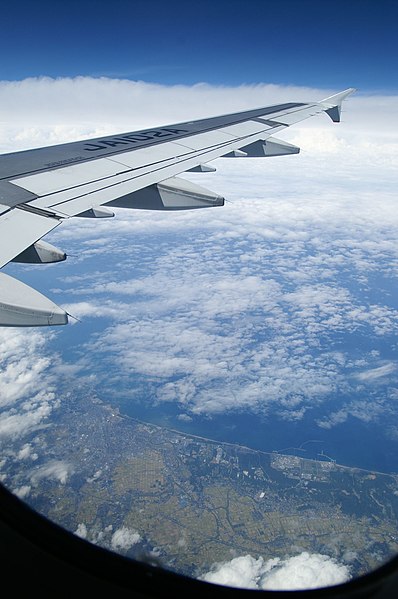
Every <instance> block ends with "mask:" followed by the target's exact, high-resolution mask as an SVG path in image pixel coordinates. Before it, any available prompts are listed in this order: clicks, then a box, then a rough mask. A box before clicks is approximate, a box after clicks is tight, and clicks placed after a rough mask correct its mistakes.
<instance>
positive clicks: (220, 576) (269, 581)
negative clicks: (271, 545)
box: [202, 552, 350, 590]
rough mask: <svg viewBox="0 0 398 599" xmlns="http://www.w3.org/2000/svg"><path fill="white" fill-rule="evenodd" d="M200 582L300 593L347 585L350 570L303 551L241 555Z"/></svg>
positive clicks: (217, 567)
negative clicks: (268, 556) (274, 555)
mask: <svg viewBox="0 0 398 599" xmlns="http://www.w3.org/2000/svg"><path fill="white" fill-rule="evenodd" d="M202 579H203V580H205V581H207V582H212V583H215V584H220V585H224V586H231V587H239V588H247V589H263V590H303V589H315V588H323V587H329V586H334V585H337V584H342V583H343V582H347V581H348V580H349V579H350V570H349V567H348V566H346V565H345V564H341V563H339V562H337V561H336V560H335V559H333V558H331V557H329V556H327V555H322V554H319V553H307V552H303V553H301V554H300V555H296V556H293V557H288V558H285V559H280V558H273V559H269V560H264V559H263V558H262V557H261V556H260V557H259V558H257V559H255V558H253V557H252V556H251V555H245V556H241V557H236V558H234V559H232V560H231V561H230V562H225V563H222V564H217V565H216V566H214V567H213V569H212V570H211V571H210V572H208V573H206V574H205V575H204V576H202Z"/></svg>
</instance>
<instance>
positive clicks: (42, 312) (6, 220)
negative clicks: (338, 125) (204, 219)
mask: <svg viewBox="0 0 398 599" xmlns="http://www.w3.org/2000/svg"><path fill="white" fill-rule="evenodd" d="M354 91H355V90H354V89H353V88H350V89H348V90H345V91H343V92H341V93H339V94H336V95H334V96H330V97H329V98H325V99H324V100H321V101H320V102H313V103H297V102H290V103H284V104H277V105H274V106H266V107H264V108H258V109H255V110H248V111H244V112H238V113H233V114H228V115H223V116H219V117H212V118H208V119H201V120H197V121H192V122H186V123H178V124H176V125H168V126H165V127H156V128H153V129H148V130H143V131H135V132H129V133H122V134H117V135H113V136H107V137H102V138H95V139H91V140H86V141H78V142H73V143H67V144H59V145H56V146H52V147H45V148H39V149H35V150H27V151H23V152H16V153H12V154H5V155H3V156H0V268H2V267H3V266H5V265H6V264H7V263H9V262H10V261H16V262H34V263H48V262H56V261H60V260H63V259H65V257H66V256H65V254H64V253H63V252H61V251H60V250H57V249H56V248H53V247H52V246H49V244H46V243H45V242H43V241H40V240H41V238H42V237H43V236H44V235H46V234H47V233H49V232H50V231H51V230H52V229H54V228H55V227H56V226H58V225H59V224H60V223H62V221H63V220H65V219H67V218H70V217H76V216H77V217H86V218H87V217H89V218H98V217H108V216H114V213H113V212H112V211H111V210H110V209H109V207H108V206H111V207H113V206H115V207H123V208H130V209H147V210H188V209H194V208H204V207H211V206H221V205H223V204H224V198H222V197H221V196H219V195H218V194H215V193H213V192H211V191H209V190H207V189H205V188H203V187H200V186H198V185H196V184H194V183H191V182H190V181H187V180H186V179H180V178H178V177H177V176H176V175H178V174H180V173H183V172H197V171H210V170H215V169H213V168H212V167H210V166H208V165H207V163H209V162H211V161H212V160H214V159H216V158H219V157H233V158H235V157H254V156H256V157H260V156H261V157H267V156H281V155H287V154H294V153H298V152H299V148H297V147H296V146H293V145H291V144H288V143H287V142H284V141H282V140H278V139H276V138H275V137H274V135H275V134H276V133H278V132H280V131H283V130H284V129H286V128H287V127H289V126H291V125H293V124H295V123H297V122H299V121H302V120H304V119H307V118H309V117H311V116H314V115H316V114H319V113H322V112H326V113H327V114H328V116H329V117H330V118H331V119H332V121H334V122H339V121H340V116H341V105H342V102H343V100H344V99H345V98H346V97H347V96H348V95H350V94H351V93H353V92H354ZM67 322H68V315H67V313H66V312H65V311H64V310H62V308H59V307H57V306H56V305H55V304H53V303H52V302H51V300H49V299H48V298H46V297H45V296H43V295H41V294H39V293H38V292H37V291H35V290H33V289H31V288H29V287H27V286H26V285H24V284H23V283H20V282H19V281H16V280H15V279H12V278H11V277H9V276H8V275H5V274H3V273H0V326H40V325H52V324H66V323H67Z"/></svg>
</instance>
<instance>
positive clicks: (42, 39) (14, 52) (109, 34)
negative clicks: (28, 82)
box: [0, 0, 398, 91]
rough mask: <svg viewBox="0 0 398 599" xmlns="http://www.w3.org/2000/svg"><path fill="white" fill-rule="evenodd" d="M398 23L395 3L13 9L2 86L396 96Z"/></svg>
mask: <svg viewBox="0 0 398 599" xmlns="http://www.w3.org/2000/svg"><path fill="white" fill-rule="evenodd" d="M397 17H398V3H397V2H395V1H394V0H378V1H377V2H375V1H374V0H334V2H331V3H325V2H317V1H313V0H284V2H269V1H268V0H262V1H261V0H245V1H242V0H227V1H226V0H200V1H196V2H195V1H192V2H187V1H186V0H184V1H181V0H171V1H169V2H163V1H160V0H134V1H131V0H130V1H128V0H113V1H112V2H97V1H95V0H69V1H68V2H65V1H62V2H61V1H59V0H52V1H51V2H50V1H48V0H38V2H32V1H27V0H25V1H8V2H3V3H2V32H1V37H0V48H1V55H2V57H3V60H2V61H1V65H0V80H20V79H24V78H26V77H37V76H43V75H45V76H50V77H75V76H78V75H86V76H87V75H89V76H94V77H99V76H106V77H116V78H127V79H132V80H143V81H153V82H157V83H162V84H166V85H168V84H178V83H184V84H188V85H190V84H194V83H198V82H207V83H211V84H216V85H220V84H221V85H237V84H242V83H257V82H267V83H278V84H288V85H302V86H318V87H328V88H336V89H340V88H341V89H343V88H344V87H348V86H354V87H358V88H360V89H361V90H363V91H374V90H377V91H380V90H383V91H388V90H390V91H394V90H395V89H396V87H397V85H396V80H395V60H396V57H397V54H398V52H397V51H398V38H397V35H396V23H397Z"/></svg>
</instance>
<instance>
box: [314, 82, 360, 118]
mask: <svg viewBox="0 0 398 599" xmlns="http://www.w3.org/2000/svg"><path fill="white" fill-rule="evenodd" d="M355 91H357V90H356V89H355V87H350V88H348V89H346V90H345V91H343V92H340V93H339V94H335V95H334V96H329V98H325V99H324V100H321V101H320V102H319V104H321V105H322V106H324V110H325V112H326V114H328V115H329V116H330V118H331V119H332V121H333V122H334V123H339V122H340V117H341V105H342V103H343V100H345V99H346V97H347V96H349V95H350V94H352V93H354V92H355Z"/></svg>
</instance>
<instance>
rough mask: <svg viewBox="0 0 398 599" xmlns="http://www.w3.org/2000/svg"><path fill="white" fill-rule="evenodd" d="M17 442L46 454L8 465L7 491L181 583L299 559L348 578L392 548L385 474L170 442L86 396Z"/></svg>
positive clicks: (225, 446)
mask: <svg viewBox="0 0 398 599" xmlns="http://www.w3.org/2000/svg"><path fill="white" fill-rule="evenodd" d="M24 442H25V443H27V444H28V445H29V447H30V450H31V456H34V455H37V456H40V455H42V454H43V450H42V448H43V447H44V446H45V447H46V451H45V458H44V457H38V458H37V459H35V460H33V459H30V460H25V461H24V462H23V463H22V462H21V461H19V462H18V463H16V462H15V463H14V462H13V461H12V460H8V461H7V462H6V465H5V466H4V467H3V472H5V484H7V485H8V486H9V487H10V488H12V490H14V491H15V492H17V493H19V494H20V495H23V494H24V495H25V497H24V498H25V500H26V501H27V502H28V503H29V504H30V505H32V506H33V507H34V508H35V509H36V510H38V511H39V512H41V513H43V514H44V515H45V516H47V517H49V518H50V519H52V520H53V521H55V522H57V523H58V524H61V525H62V526H63V527H65V528H67V529H68V530H71V531H73V532H77V533H78V534H80V535H81V536H84V537H85V538H87V539H88V540H90V541H91V542H93V543H96V544H98V545H101V546H104V547H107V548H110V549H112V550H115V551H118V552H120V553H123V554H126V555H129V556H130V557H133V558H136V559H143V560H149V561H154V562H156V563H159V564H161V565H162V566H163V567H165V568H170V569H173V570H175V571H177V572H179V573H182V574H186V575H190V576H195V577H196V576H200V575H201V574H203V573H204V572H206V571H208V570H209V569H210V568H211V566H212V565H213V564H214V563H218V562H223V561H228V560H230V559H232V558H233V557H235V556H239V555H246V554H251V555H252V556H254V557H258V556H262V557H263V558H264V559H270V558H275V557H282V558H283V557H286V556H287V555H289V556H291V555H293V554H297V553H300V552H302V551H308V552H311V553H314V552H316V553H323V554H327V555H329V556H332V557H335V558H336V559H338V560H339V561H343V562H345V563H347V564H349V565H350V568H351V572H352V574H353V575H354V576H358V575H360V574H363V573H366V572H369V571H370V570H373V569H374V568H376V567H377V566H379V565H380V564H382V563H383V562H385V561H386V560H388V559H390V558H391V557H392V556H393V555H395V554H396V553H397V551H398V532H397V530H398V528H397V521H398V476H397V475H395V474H384V473H378V472H370V471H366V470H361V469H358V468H349V467H346V466H343V465H339V464H336V463H335V462H333V461H331V460H328V459H327V458H325V460H309V459H305V458H302V457H297V456H293V455H284V454H281V453H277V452H271V453H265V452H261V451H257V450H252V449H250V448H247V447H242V446H238V445H233V444H229V443H220V442H218V441H213V440H211V439H204V438H200V437H195V436H192V435H188V434H184V433H180V432H178V431H175V430H170V429H166V428H163V427H159V426H156V425H153V424H148V423H144V422H141V421H139V420H135V419H133V418H130V417H126V416H122V415H121V414H120V413H119V412H118V410H117V409H115V408H113V407H111V406H110V405H108V404H107V403H106V402H103V401H101V400H100V399H99V398H98V397H97V396H96V395H94V394H93V393H92V392H91V391H89V390H88V391H86V392H83V393H82V392H81V391H80V393H78V394H74V393H73V392H69V393H68V394H67V395H66V396H65V397H63V398H62V400H61V408H60V409H59V410H58V411H57V419H56V420H54V421H52V422H51V423H49V425H48V426H47V427H46V428H45V429H44V430H39V431H36V432H35V433H34V434H32V435H31V438H30V439H29V440H28V441H26V439H24ZM35 448H37V449H39V448H40V452H39V451H37V452H36V454H35ZM116 531H124V534H125V533H126V531H127V532H129V533H130V534H131V535H132V534H133V533H135V537H133V536H132V537H131V539H133V538H134V541H133V540H132V541H131V543H130V544H129V543H127V544H123V543H122V542H120V541H119V542H117V541H116V540H115V539H117V537H115V532H116ZM119 538H120V537H119Z"/></svg>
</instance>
